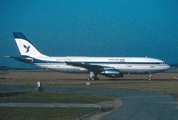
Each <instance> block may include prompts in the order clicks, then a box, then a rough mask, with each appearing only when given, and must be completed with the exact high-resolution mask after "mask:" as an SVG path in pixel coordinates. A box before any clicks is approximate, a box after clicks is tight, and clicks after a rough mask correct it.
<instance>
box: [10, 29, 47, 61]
mask: <svg viewBox="0 0 178 120" xmlns="http://www.w3.org/2000/svg"><path fill="white" fill-rule="evenodd" d="M13 35H14V38H15V41H16V44H17V46H18V48H19V51H20V54H21V55H22V56H29V57H33V58H37V57H47V56H46V55H43V54H42V53H40V52H39V51H38V50H37V49H36V48H35V47H34V45H33V44H32V43H31V42H30V41H29V40H28V39H27V38H26V37H25V36H24V35H23V34H22V33H21V32H13Z"/></svg>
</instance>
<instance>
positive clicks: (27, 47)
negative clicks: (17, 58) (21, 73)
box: [23, 45, 30, 53]
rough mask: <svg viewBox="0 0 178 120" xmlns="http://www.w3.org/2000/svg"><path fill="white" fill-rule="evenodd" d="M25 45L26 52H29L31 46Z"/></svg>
mask: <svg viewBox="0 0 178 120" xmlns="http://www.w3.org/2000/svg"><path fill="white" fill-rule="evenodd" d="M23 47H24V48H25V49H26V50H27V51H26V53H28V52H29V50H30V46H26V45H23Z"/></svg>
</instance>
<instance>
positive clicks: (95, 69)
mask: <svg viewBox="0 0 178 120" xmlns="http://www.w3.org/2000/svg"><path fill="white" fill-rule="evenodd" d="M66 64H67V65H72V66H76V67H82V68H85V69H88V70H89V71H93V72H102V71H104V70H105V69H114V68H113V67H108V66H100V65H95V64H91V63H85V62H66Z"/></svg>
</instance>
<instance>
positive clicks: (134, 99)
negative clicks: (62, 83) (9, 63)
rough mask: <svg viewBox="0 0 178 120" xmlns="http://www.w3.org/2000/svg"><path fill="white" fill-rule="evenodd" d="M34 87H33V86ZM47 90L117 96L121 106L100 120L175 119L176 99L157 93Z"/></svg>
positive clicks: (28, 87) (2, 87) (17, 87)
mask: <svg viewBox="0 0 178 120" xmlns="http://www.w3.org/2000/svg"><path fill="white" fill-rule="evenodd" d="M23 88H24V89H32V88H33V87H30V86H26V87H25V86H22V87H21V86H8V87H4V86H0V91H2V90H3V91H9V90H15V89H16V90H17V89H21V90H22V89H23ZM33 89H34V88H33ZM45 90H48V91H60V92H78V93H91V94H102V95H110V96H115V97H117V98H119V99H120V100H121V101H122V106H120V107H119V108H117V109H116V110H114V111H113V112H111V113H110V114H107V115H106V116H104V117H103V118H102V120H138V119H139V120H143V119H145V120H177V119H178V114H177V113H178V109H177V108H178V104H177V99H176V98H174V97H172V96H169V95H165V94H158V93H151V92H138V91H129V90H118V89H90V88H85V89H84V88H57V87H55V88H45Z"/></svg>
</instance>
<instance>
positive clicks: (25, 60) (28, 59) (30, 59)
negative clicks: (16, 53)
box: [5, 56, 33, 63]
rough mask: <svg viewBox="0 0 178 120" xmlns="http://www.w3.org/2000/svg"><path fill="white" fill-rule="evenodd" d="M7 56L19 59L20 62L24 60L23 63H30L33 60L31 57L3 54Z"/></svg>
mask: <svg viewBox="0 0 178 120" xmlns="http://www.w3.org/2000/svg"><path fill="white" fill-rule="evenodd" d="M5 57H7V58H13V59H15V60H18V61H21V62H25V63H32V62H33V58H23V57H13V56H5Z"/></svg>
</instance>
